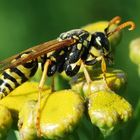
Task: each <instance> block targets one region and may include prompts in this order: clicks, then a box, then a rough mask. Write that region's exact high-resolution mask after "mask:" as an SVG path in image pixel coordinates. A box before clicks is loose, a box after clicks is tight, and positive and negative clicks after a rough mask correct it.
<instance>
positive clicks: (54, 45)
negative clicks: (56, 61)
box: [0, 39, 74, 73]
mask: <svg viewBox="0 0 140 140" xmlns="http://www.w3.org/2000/svg"><path fill="white" fill-rule="evenodd" d="M71 44H74V40H73V39H65V40H62V41H58V40H52V41H49V42H45V43H43V44H40V45H37V46H34V47H32V48H29V49H27V50H25V51H23V52H21V53H19V54H17V55H14V56H12V57H9V58H7V59H5V60H3V61H1V62H0V73H1V72H3V71H4V70H5V69H7V68H12V67H16V66H18V65H20V64H24V63H26V62H27V61H29V60H33V59H35V58H37V57H39V56H41V55H43V54H46V53H48V52H51V51H54V50H58V49H61V48H63V47H68V46H70V45H71ZM28 51H31V53H29V54H28V56H27V57H20V58H18V59H17V60H16V61H14V62H12V60H14V59H15V58H16V57H18V56H19V55H20V54H22V53H24V52H28Z"/></svg>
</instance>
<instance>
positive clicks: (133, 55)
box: [129, 38, 140, 65]
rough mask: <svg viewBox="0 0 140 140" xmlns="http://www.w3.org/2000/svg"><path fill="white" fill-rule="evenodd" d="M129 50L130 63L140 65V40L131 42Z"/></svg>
mask: <svg viewBox="0 0 140 140" xmlns="http://www.w3.org/2000/svg"><path fill="white" fill-rule="evenodd" d="M129 50H130V51H129V57H130V59H131V61H132V62H133V63H135V64H137V65H140V38H137V39H134V40H132V41H131V43H130V47H129Z"/></svg>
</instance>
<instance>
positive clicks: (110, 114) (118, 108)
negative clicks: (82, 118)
mask: <svg viewBox="0 0 140 140" xmlns="http://www.w3.org/2000/svg"><path fill="white" fill-rule="evenodd" d="M88 113H89V116H90V119H91V122H92V123H93V124H94V125H96V126H97V127H98V128H99V129H100V131H101V132H102V134H103V135H104V136H108V135H110V134H112V132H114V131H115V130H116V129H118V126H122V124H123V123H124V122H127V121H128V120H129V119H130V118H131V116H132V106H131V105H130V104H129V103H128V101H127V100H125V99H124V98H123V97H121V96H119V95H117V94H115V93H114V92H112V91H107V90H102V91H98V92H95V93H93V94H91V95H90V96H89V97H88Z"/></svg>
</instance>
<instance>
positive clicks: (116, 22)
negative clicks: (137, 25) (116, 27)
mask: <svg viewBox="0 0 140 140" xmlns="http://www.w3.org/2000/svg"><path fill="white" fill-rule="evenodd" d="M120 22H121V17H120V16H116V17H114V18H113V19H112V20H111V21H110V22H109V24H108V26H111V25H112V24H119V23H120Z"/></svg>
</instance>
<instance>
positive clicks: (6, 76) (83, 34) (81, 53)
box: [0, 16, 135, 102]
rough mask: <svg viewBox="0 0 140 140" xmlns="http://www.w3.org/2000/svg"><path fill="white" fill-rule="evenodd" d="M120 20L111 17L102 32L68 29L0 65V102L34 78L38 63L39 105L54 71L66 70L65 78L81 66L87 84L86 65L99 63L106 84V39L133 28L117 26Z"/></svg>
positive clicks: (88, 77)
mask: <svg viewBox="0 0 140 140" xmlns="http://www.w3.org/2000/svg"><path fill="white" fill-rule="evenodd" d="M120 21H121V18H120V17H119V16H116V17H114V18H113V19H112V20H111V21H110V22H109V24H108V26H107V27H106V28H105V29H104V32H94V33H90V32H88V31H85V30H82V29H74V30H70V31H68V32H65V33H62V34H60V36H59V37H58V39H55V40H52V41H49V42H46V43H43V44H40V45H37V46H35V47H32V48H29V49H27V50H25V51H23V52H21V53H20V54H17V55H14V56H12V57H10V58H8V59H6V60H4V61H2V62H0V72H1V77H0V99H2V98H3V97H5V96H6V95H8V94H9V93H10V92H11V91H12V90H14V89H15V88H16V87H18V86H19V85H21V84H22V83H24V82H25V81H27V80H28V79H29V78H31V77H32V76H34V74H35V73H36V71H37V68H38V63H39V62H40V63H41V65H42V70H43V73H42V77H41V80H40V83H39V99H38V100H39V101H38V102H40V92H41V89H42V88H43V85H44V82H45V79H46V76H47V77H50V76H53V75H54V74H55V73H56V72H59V73H61V72H63V71H65V73H66V75H68V76H70V77H72V76H74V75H76V74H77V73H78V71H79V69H80V67H83V70H84V74H85V78H86V81H87V82H88V83H90V81H91V79H90V76H89V74H88V71H87V69H86V67H85V66H86V65H89V66H93V65H95V64H96V63H97V62H100V63H101V70H102V72H103V79H104V80H105V81H106V77H105V73H106V61H107V62H108V61H109V60H110V59H111V58H110V54H111V46H110V43H109V40H108V38H109V37H110V36H111V35H112V34H114V33H115V32H117V31H120V30H122V29H123V28H125V27H127V26H130V28H129V30H133V29H134V28H135V24H134V22H132V21H127V22H125V23H123V24H121V25H118V24H119V23H120ZM113 24H117V25H118V26H117V27H116V28H115V29H114V30H113V31H109V28H110V26H111V25H113Z"/></svg>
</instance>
